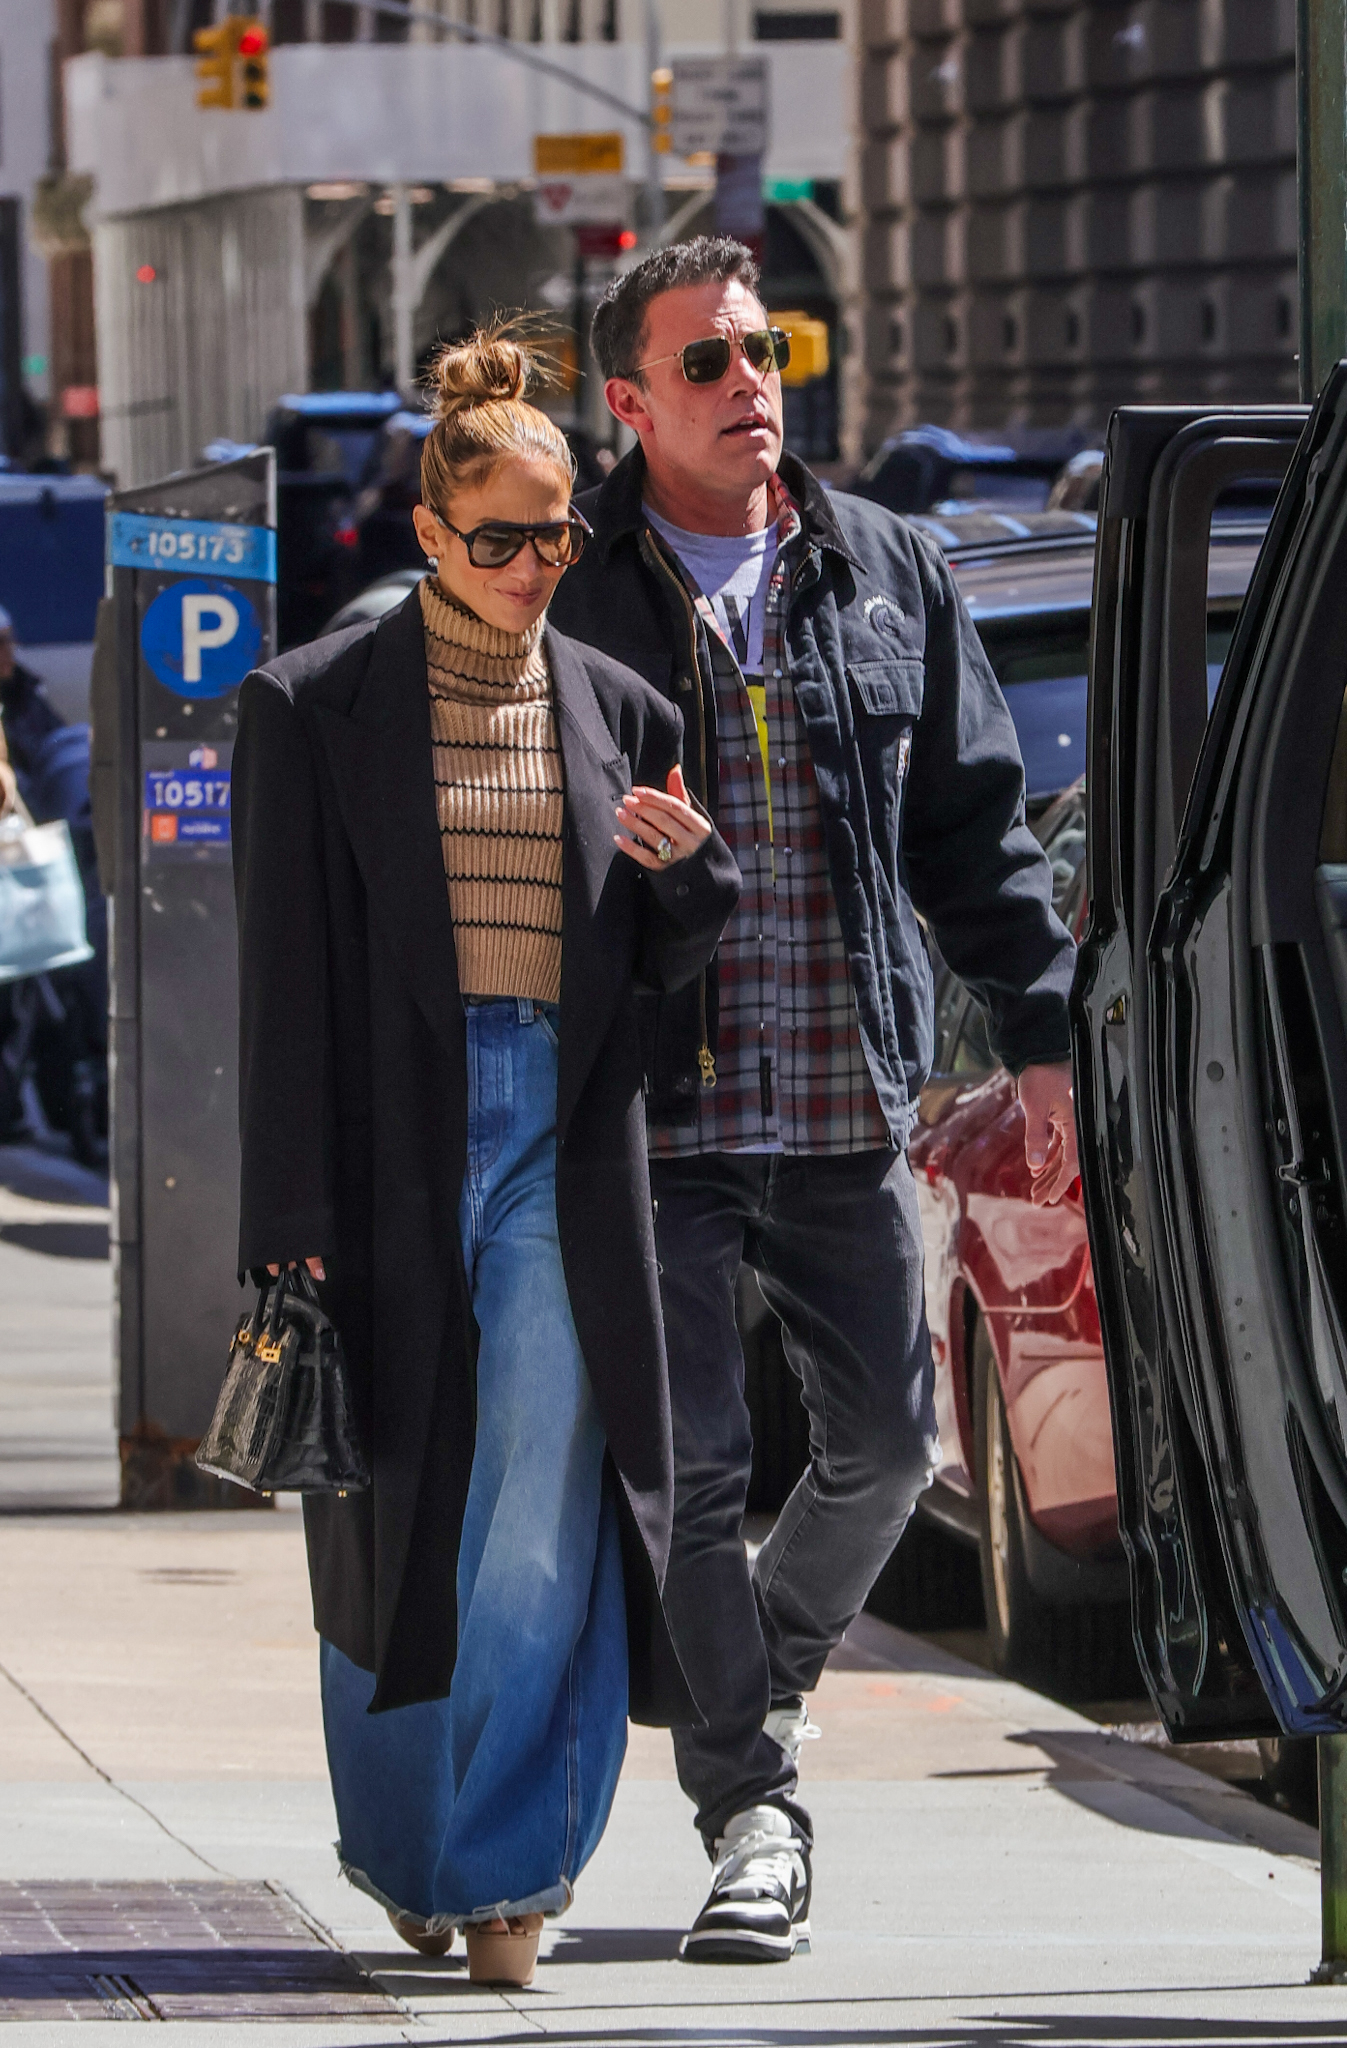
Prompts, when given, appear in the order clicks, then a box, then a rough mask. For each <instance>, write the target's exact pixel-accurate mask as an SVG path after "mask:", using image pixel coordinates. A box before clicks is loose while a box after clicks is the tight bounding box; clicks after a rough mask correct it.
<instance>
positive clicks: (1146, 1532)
mask: <svg viewBox="0 0 1347 2048" xmlns="http://www.w3.org/2000/svg"><path fill="white" fill-rule="evenodd" d="M1303 420H1304V415H1303V413H1301V412H1299V411H1298V410H1294V411H1293V410H1290V409H1288V410H1286V411H1281V412H1265V413H1256V412H1252V411H1251V412H1248V413H1241V414H1237V415H1236V414H1229V415H1204V414H1200V413H1197V412H1195V411H1183V410H1180V409H1177V408H1168V409H1159V408H1147V409H1136V410H1133V411H1129V412H1123V413H1121V414H1118V415H1115V418H1114V420H1113V423H1112V425H1111V427H1110V434H1109V450H1108V464H1107V467H1106V470H1105V477H1104V485H1103V493H1102V502H1101V519H1100V533H1099V544H1098V549H1097V554H1096V571H1095V579H1096V580H1095V605H1094V614H1093V628H1092V646H1091V680H1090V689H1091V706H1090V733H1089V765H1088V772H1087V833H1088V844H1089V862H1090V890H1091V914H1090V922H1089V926H1088V929H1087V932H1086V936H1085V942H1084V945H1083V948H1082V957H1081V969H1080V974H1079V976H1078V980H1077V990H1076V995H1075V999H1074V1003H1073V1029H1074V1038H1075V1050H1076V1069H1077V1114H1078V1120H1079V1122H1080V1125H1081V1128H1082V1132H1083V1136H1084V1143H1083V1146H1082V1158H1083V1183H1084V1189H1085V1197H1086V1209H1087V1216H1088V1220H1089V1226H1090V1238H1091V1248H1092V1254H1093V1259H1094V1269H1095V1283H1096V1288H1097V1291H1098V1296H1099V1304H1100V1313H1101V1322H1102V1325H1103V1330H1104V1338H1105V1353H1106V1359H1107V1364H1108V1371H1109V1381H1110V1394H1111V1398H1112V1401H1113V1407H1114V1434H1115V1446H1116V1454H1117V1462H1118V1491H1119V1514H1120V1521H1121V1525H1122V1533H1123V1539H1124V1544H1125V1547H1126V1549H1127V1552H1128V1557H1129V1563H1130V1567H1131V1574H1132V1585H1133V1596H1134V1620H1135V1632H1136V1638H1137V1648H1138V1654H1139V1656H1140V1658H1141V1662H1142V1668H1143V1670H1144V1672H1145V1674H1146V1677H1147V1680H1148V1683H1149V1685H1150V1688H1151V1691H1152V1693H1153V1695H1154V1697H1155V1700H1156V1703H1157V1706H1158V1707H1159V1709H1160V1711H1161V1713H1162V1715H1163V1717H1164V1719H1165V1721H1166V1724H1167V1725H1168V1727H1169V1728H1170V1731H1171V1732H1172V1733H1173V1734H1175V1735H1176V1736H1182V1735H1187V1736H1190V1737H1196V1736H1199V1735H1213V1734H1217V1733H1225V1734H1234V1733H1236V1732H1244V1733H1255V1732H1259V1731H1270V1730H1271V1728H1272V1727H1274V1726H1275V1725H1276V1723H1275V1722H1274V1721H1273V1719H1272V1717H1271V1715H1270V1712H1269V1708H1268V1704H1267V1697H1266V1687H1265V1684H1264V1683H1262V1682H1260V1680H1261V1679H1262V1677H1263V1667H1264V1664H1265V1662H1266V1658H1265V1656H1264V1654H1263V1652H1264V1650H1265V1646H1266V1635H1267V1631H1266V1629H1260V1625H1259V1624H1257V1623H1256V1622H1255V1621H1254V1620H1252V1619H1251V1617H1250V1615H1249V1613H1248V1611H1247V1607H1246V1605H1245V1603H1244V1602H1243V1600H1242V1599H1241V1598H1240V1597H1238V1596H1237V1590H1236V1589H1237V1586H1238V1585H1239V1583H1240V1582H1239V1579H1238V1575H1237V1573H1236V1572H1235V1570H1234V1569H1233V1567H1232V1564H1231V1559H1230V1554H1229V1553H1230V1548H1231V1545H1232V1544H1233V1542H1234V1541H1235V1540H1236V1539H1235V1518H1234V1517H1233V1515H1232V1514H1231V1513H1230V1512H1229V1511H1228V1503H1223V1502H1222V1501H1220V1500H1218V1499H1217V1498H1216V1497H1215V1494H1214V1492H1213V1488H1212V1485H1211V1482H1210V1479H1209V1476H1208V1475H1209V1473H1210V1472H1212V1471H1214V1470H1216V1469H1217V1468H1218V1466H1219V1464H1220V1458H1221V1452H1222V1447H1223V1446H1227V1445H1228V1444H1229V1442H1230V1441H1231V1440H1232V1436H1233V1435H1235V1434H1237V1423H1235V1422H1232V1418H1231V1417H1230V1415H1229V1414H1228V1413H1227V1412H1226V1410H1225V1408H1224V1407H1223V1405H1222V1402H1223V1398H1224V1395H1223V1390H1222V1388H1221V1387H1220V1385H1219V1383H1213V1380H1212V1376H1211V1374H1210V1373H1208V1372H1204V1370H1203V1364H1202V1359H1201V1355H1200V1350H1199V1348H1198V1347H1196V1346H1195V1345H1194V1344H1193V1342H1192V1341H1191V1329H1190V1325H1191V1321H1192V1302H1191V1299H1190V1293H1191V1286H1190V1276H1191V1275H1192V1274H1193V1272H1194V1270H1195V1255H1194V1253H1193V1249H1192V1242H1191V1240H1192V1238H1193V1235H1194V1233H1193V1229H1192V1227H1191V1218H1187V1217H1185V1215H1184V1214H1183V1213H1182V1205H1181V1204H1179V1203H1177V1202H1176V1200H1175V1199H1174V1195H1173V1190H1172V1187H1171V1168H1172V1161H1171V1158H1170V1141H1171V1138H1172V1136H1173V1133H1174V1128H1175V1118H1174V1116H1173V1115H1172V1114H1168V1113H1161V1114H1157V1111H1156V1107H1155V1104H1156V1087H1157V1076H1158V1075H1159V1074H1161V1073H1164V1074H1169V1073H1171V1072H1172V1071H1173V1068H1174V1060H1175V1056H1176V1047H1177V1043H1178V1038H1177V1036H1176V1034H1179V1033H1181V1031H1182V1030H1185V1029H1186V1028H1187V1026H1188V1025H1189V1024H1190V1023H1191V1021H1192V1019H1191V1004H1189V1006H1188V1008H1187V1009H1184V1008H1182V1006H1181V1005H1179V1004H1178V984H1177V982H1176V980H1175V979H1174V977H1173V973H1172V961H1171V959H1170V958H1169V956H1164V957H1162V958H1160V960H1159V965H1158V969H1157V966H1156V955H1155V954H1154V951H1153V948H1154V944H1155V942H1156V940H1155V935H1156V933H1157V931H1158V923H1157V904H1158V903H1159V902H1160V901H1161V900H1162V899H1163V898H1164V896H1165V892H1166V890H1167V889H1168V888H1169V887H1170V886H1172V880H1173V872H1172V871H1173V865H1174V861H1175V858H1176V849H1181V848H1182V847H1183V845H1184V844H1185V841H1184V832H1185V829H1186V827H1185V818H1186V815H1187V813H1188V809H1189V803H1190V794H1191V792H1192V789H1193V786H1194V781H1195V777H1198V778H1200V776H1201V773H1202V769H1203V764H1204V762H1205V760H1206V758H1207V753H1208V749H1209V746H1210V737H1209V735H1208V730H1207V707H1208V696H1209V693H1208V678H1207V651H1208V650H1207V627H1208V617H1207V581H1208V552H1209V537H1210V530H1211V523H1212V516H1213V512H1214V510H1215V508H1216V507H1217V505H1218V502H1219V500H1220V497H1221V495H1222V493H1223V492H1224V491H1226V490H1228V489H1229V488H1230V487H1231V486H1232V485H1234V484H1236V483H1242V482H1243V481H1244V480H1246V479H1248V478H1250V477H1261V478H1267V477H1269V476H1272V477H1274V478H1275V477H1276V476H1277V475H1278V474H1280V473H1281V472H1282V471H1283V470H1284V469H1285V467H1286V464H1287V462H1288V459H1289V458H1290V456H1291V452H1292V449H1293V447H1294V445H1295V441H1296V438H1297V435H1298V433H1299V431H1300V428H1301V426H1302V424H1303ZM1257 581H1258V578H1257V577H1256V578H1255V582H1256V583H1257ZM1245 642H1246V643H1247V635H1245ZM1240 645H1241V635H1240V631H1239V630H1237V632H1236V636H1235V642H1234V645H1233V646H1232V649H1231V663H1233V662H1234V659H1235V655H1236V652H1237V650H1238V649H1239V647H1240ZM1230 673H1231V668H1230V664H1228V665H1227V676H1229V674H1230ZM1225 694H1226V688H1225V685H1224V684H1223V685H1222V690H1221V692H1220V693H1219V694H1218V698H1217V706H1218V710H1221V709H1223V702H1222V700H1223V699H1224V697H1225ZM1203 1022H1204V1023H1205V1024H1206V1025H1208V1026H1209V1027H1210V1029H1211V1031H1212V1032H1213V1033H1214V1034H1215V1035H1216V1036H1219V1035H1220V1030H1221V1020H1220V1018H1219V1015H1218V1014H1217V1007H1215V1006H1211V1007H1209V1008H1208V1010H1207V1011H1206V1012H1205V1014H1204V1017H1203ZM1207 1059H1208V1065H1209V1067H1210V1068H1211V1070H1212V1071H1213V1072H1214V1070H1215V1068H1216V1067H1217V1066H1220V1067H1221V1069H1222V1072H1224V1071H1225V1070H1226V1065H1227V1062H1226V1060H1224V1059H1222V1058H1221V1057H1220V1056H1219V1055H1218V1054H1216V1053H1214V1052H1212V1053H1208V1055H1207ZM1208 1085H1209V1086H1210V1087H1212V1088H1214V1087H1215V1086H1216V1083H1215V1082H1214V1081H1213V1082H1210V1083H1209V1084H1208ZM1215 1107H1216V1105H1214V1104H1208V1105H1206V1106H1205V1108H1204V1118H1205V1120H1204V1121H1203V1124H1202V1132H1201V1135H1202V1138H1203V1140H1204V1142H1206V1141H1208V1140H1210V1141H1213V1142H1214V1143H1215V1144H1216V1145H1217V1147H1218V1149H1217V1152H1216V1154H1215V1156H1214V1158H1213V1159H1211V1160H1209V1161H1208V1165H1209V1166H1210V1167H1212V1168H1213V1169H1214V1171H1215V1173H1216V1175H1217V1178H1218V1179H1219V1176H1220V1173H1221V1171H1222V1170H1223V1169H1224V1168H1225V1167H1226V1165H1227V1163H1228V1162H1227V1157H1226V1154H1225V1153H1224V1152H1222V1151H1221V1150H1220V1149H1219V1148H1220V1147H1221V1146H1223V1145H1226V1144H1228V1143H1229V1142H1230V1137H1231V1126H1230V1123H1229V1119H1228V1117H1226V1118H1224V1124H1225V1128H1224V1130H1222V1128H1221V1123H1222V1119H1221V1118H1219V1117H1218V1118H1216V1120H1215V1121H1214V1122H1213V1121H1212V1120H1211V1119H1212V1115H1213V1113H1214V1109H1215ZM1199 1234H1200V1233H1199ZM1212 1278H1213V1276H1212V1274H1211V1273H1210V1272H1209V1271H1208V1273H1207V1275H1206V1280H1207V1284H1211V1282H1212ZM1251 1637H1252V1638H1255V1639H1256V1640H1254V1641H1251Z"/></svg>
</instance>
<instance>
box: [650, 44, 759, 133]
mask: <svg viewBox="0 0 1347 2048" xmlns="http://www.w3.org/2000/svg"><path fill="white" fill-rule="evenodd" d="M767 111H768V81H767V59H766V58H765V57H679V58H677V59H676V60H675V62H674V65H673V120H672V122H671V124H670V125H671V132H672V135H673V146H674V148H675V150H676V151H677V152H678V154H679V156H700V155H704V154H709V155H712V156H761V155H762V153H763V151H764V150H765V149H766V147H767Z"/></svg>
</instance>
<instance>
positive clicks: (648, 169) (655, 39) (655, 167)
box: [645, 0, 664, 249]
mask: <svg viewBox="0 0 1347 2048" xmlns="http://www.w3.org/2000/svg"><path fill="white" fill-rule="evenodd" d="M663 61H664V56H663V43H662V38H661V34H660V18H659V0H645V69H646V77H647V78H648V80H649V86H648V88H647V90H648V92H649V96H650V107H651V115H650V124H649V126H648V127H647V129H646V135H645V232H646V240H647V242H648V244H649V246H650V248H652V249H653V248H654V247H655V245H656V243H657V242H658V240H659V231H660V229H661V228H662V227H663V225H664V167H663V165H662V164H661V162H660V153H659V150H658V148H657V147H656V145H657V143H658V141H659V130H658V129H657V127H656V126H655V121H654V96H655V73H656V72H657V71H658V70H659V68H660V66H661V65H662V63H663Z"/></svg>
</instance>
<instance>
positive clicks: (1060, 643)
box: [984, 605, 1237, 803]
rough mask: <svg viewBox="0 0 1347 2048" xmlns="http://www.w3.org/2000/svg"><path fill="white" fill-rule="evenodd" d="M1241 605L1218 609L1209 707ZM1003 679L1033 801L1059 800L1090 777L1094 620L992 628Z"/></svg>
mask: <svg viewBox="0 0 1347 2048" xmlns="http://www.w3.org/2000/svg"><path fill="white" fill-rule="evenodd" d="M1236 611H1237V607H1236V606H1234V605H1222V606H1220V607H1219V609H1218V608H1217V607H1216V606H1213V607H1212V611H1211V614H1210V619H1209V623H1208V628H1207V707H1208V710H1210V708H1211V705H1212V703H1213V702H1214V701H1215V697H1216V688H1217V685H1218V684H1219V682H1220V680H1221V671H1222V669H1223V668H1224V666H1225V657H1226V655H1227V654H1228V653H1229V651H1230V641H1231V638H1232V636H1233V634H1234V630H1235V617H1236ZM984 640H985V643H986V647H987V653H988V655H989V657H990V659H991V664H992V667H993V669H994V670H995V671H996V680H997V681H998V682H999V683H1000V685H1001V688H1002V689H1003V690H1004V691H1005V694H1006V703H1007V704H1008V705H1009V707H1010V715H1011V717H1012V718H1013V719H1014V721H1015V733H1016V737H1017V738H1018V740H1019V743H1020V753H1021V755H1022V757H1023V760H1024V786H1025V793H1026V795H1027V796H1028V798H1029V801H1030V802H1031V803H1033V802H1036V801H1038V802H1041V801H1042V800H1043V799H1044V798H1045V797H1053V796H1056V794H1057V792H1058V791H1059V790H1062V789H1066V788H1067V787H1068V786H1069V785H1070V784H1071V783H1073V782H1075V781H1076V780H1077V778H1078V777H1079V776H1081V775H1083V774H1084V773H1085V727H1086V710H1087V701H1088V695H1089V655H1090V640H1089V614H1088V613H1086V612H1081V613H1079V614H1076V615H1073V616H1071V617H1070V622H1069V623H1064V622H1063V619H1062V616H1061V614H1059V615H1058V617H1057V619H1056V620H1053V619H1051V618H1045V619H1042V620H1031V619H1026V620H1023V621H1020V622H1018V623H1017V626H1016V627H1015V629H1013V630H1011V629H1008V628H1007V627H1006V626H1005V625H1004V624H1002V623H1000V622H989V625H988V628H987V630H986V632H985V634H984Z"/></svg>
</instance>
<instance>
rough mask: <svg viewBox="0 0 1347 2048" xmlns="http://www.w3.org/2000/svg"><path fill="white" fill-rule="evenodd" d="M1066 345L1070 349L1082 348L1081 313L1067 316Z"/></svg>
mask: <svg viewBox="0 0 1347 2048" xmlns="http://www.w3.org/2000/svg"><path fill="white" fill-rule="evenodd" d="M1066 345H1067V347H1068V348H1079V347H1080V314H1079V313H1074V312H1073V313H1068V314H1067V316H1066Z"/></svg>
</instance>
